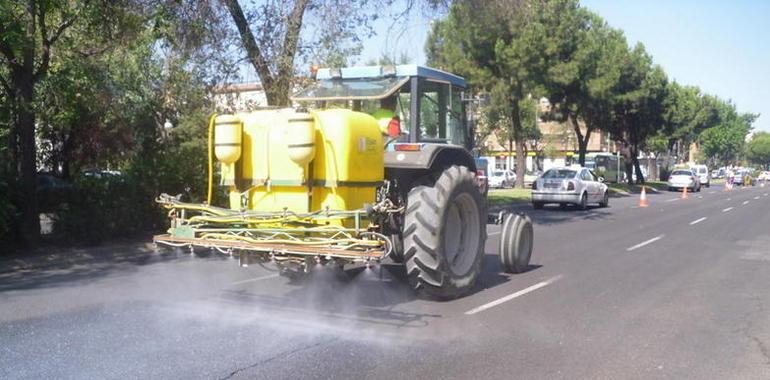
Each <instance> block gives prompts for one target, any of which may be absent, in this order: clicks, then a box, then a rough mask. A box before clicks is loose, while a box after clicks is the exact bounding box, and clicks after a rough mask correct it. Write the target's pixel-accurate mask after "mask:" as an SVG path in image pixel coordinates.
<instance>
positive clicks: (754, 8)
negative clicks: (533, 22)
mask: <svg viewBox="0 0 770 380" xmlns="http://www.w3.org/2000/svg"><path fill="white" fill-rule="evenodd" d="M581 5H582V6H584V7H586V8H588V9H591V10H592V11H594V12H596V13H598V14H599V15H601V16H602V17H603V18H604V19H605V20H606V21H607V22H608V23H609V24H610V26H612V27H615V28H618V29H622V30H623V31H624V32H625V34H626V37H627V39H628V41H629V43H630V44H632V45H633V44H636V43H637V42H641V43H643V44H644V45H645V47H646V48H647V51H648V52H649V53H650V54H651V55H652V57H653V60H654V62H655V63H657V64H659V65H661V66H662V67H663V68H664V69H665V71H666V73H668V75H669V78H670V79H672V80H676V81H677V82H678V83H680V84H683V85H695V86H698V87H700V88H701V90H702V91H704V92H706V93H710V94H713V95H716V96H719V97H720V98H723V99H730V100H732V101H733V103H735V104H736V105H737V107H738V110H739V111H740V112H752V113H759V114H760V117H759V119H758V120H757V121H756V122H755V123H754V128H755V130H764V131H769V132H770V1H768V0H731V1H728V0H722V1H717V0H698V1H695V0H668V1H665V0H645V1H638V0H637V1H633V0H583V1H581ZM374 28H375V31H376V32H377V35H376V36H374V37H372V38H370V39H369V40H367V41H365V43H364V50H363V52H362V59H361V62H363V61H365V60H367V59H369V58H377V57H379V56H380V55H381V54H382V53H383V52H386V53H388V54H391V55H394V54H395V55H396V56H398V54H400V52H406V53H407V55H408V56H409V57H410V59H411V60H412V62H413V63H420V64H421V63H424V62H425V53H424V45H425V39H426V37H427V35H428V32H429V30H430V19H429V18H427V17H424V16H422V15H420V16H413V17H412V18H411V19H410V20H408V21H407V22H406V23H405V26H403V25H399V26H396V27H394V26H393V25H392V23H391V22H387V21H385V20H381V21H379V22H377V23H376V24H375V25H374Z"/></svg>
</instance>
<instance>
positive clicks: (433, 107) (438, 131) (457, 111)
mask: <svg viewBox="0 0 770 380" xmlns="http://www.w3.org/2000/svg"><path fill="white" fill-rule="evenodd" d="M463 117H464V116H463V104H462V90H461V89H460V88H458V87H454V86H452V85H450V84H449V83H445V82H437V81H432V80H423V81H422V82H421V83H420V127H419V132H420V136H419V137H420V140H421V141H434V142H443V143H451V144H456V145H465V139H466V136H465V135H466V131H465V128H464V123H463Z"/></svg>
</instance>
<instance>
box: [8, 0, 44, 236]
mask: <svg viewBox="0 0 770 380" xmlns="http://www.w3.org/2000/svg"><path fill="white" fill-rule="evenodd" d="M27 12H28V19H27V28H26V40H27V41H34V40H35V33H36V32H35V27H36V18H35V15H36V14H37V4H36V2H35V0H29V1H28V3H27ZM34 74H35V46H34V44H27V46H25V47H24V48H23V49H22V64H21V66H17V67H15V68H14V70H13V73H12V77H13V82H14V88H15V89H16V96H15V97H16V113H17V121H18V124H17V126H16V129H17V131H18V133H19V145H20V148H21V152H20V153H21V191H22V194H24V200H23V204H22V215H21V238H22V241H23V242H24V244H26V245H28V246H35V245H37V242H38V239H39V237H40V215H39V214H38V213H37V152H36V148H37V147H36V145H35V113H34V109H33V101H34V98H35V83H34V82H35V81H34V79H35V78H34V76H35V75H34Z"/></svg>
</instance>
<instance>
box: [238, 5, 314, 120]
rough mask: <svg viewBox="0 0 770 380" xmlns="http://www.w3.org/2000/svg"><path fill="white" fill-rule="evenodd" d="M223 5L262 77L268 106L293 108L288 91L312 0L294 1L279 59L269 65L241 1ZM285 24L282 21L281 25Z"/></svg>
mask: <svg viewBox="0 0 770 380" xmlns="http://www.w3.org/2000/svg"><path fill="white" fill-rule="evenodd" d="M224 3H225V6H227V9H228V10H229V11H230V15H231V16H232V18H233V22H234V23H235V26H236V28H237V29H238V33H239V34H240V36H241V44H242V45H243V48H244V49H245V50H246V55H247V57H248V59H249V61H250V62H251V64H252V66H254V69H255V70H256V71H257V75H259V80H260V82H261V83H262V88H264V89H265V97H266V98H267V103H268V104H269V105H271V106H281V107H283V106H289V105H291V100H290V99H289V92H290V91H291V84H292V81H293V80H294V57H295V56H296V54H297V46H298V44H299V40H300V32H301V31H302V22H303V18H304V16H305V10H306V9H307V7H308V4H309V0H297V1H295V2H294V6H293V8H292V11H291V13H290V14H289V15H288V16H287V17H286V19H285V22H286V32H285V33H286V34H285V35H284V41H283V46H282V47H281V54H279V56H278V57H277V58H276V60H277V62H268V60H267V59H266V58H265V56H264V55H263V53H262V50H261V48H260V46H259V44H258V43H257V40H256V38H255V37H254V33H252V31H251V27H250V25H249V22H248V19H247V18H246V16H245V14H244V13H243V9H242V8H241V5H240V3H239V2H238V0H224ZM283 21H284V20H283V19H281V22H283ZM271 64H274V66H275V67H276V68H277V71H275V72H274V71H272V70H271Z"/></svg>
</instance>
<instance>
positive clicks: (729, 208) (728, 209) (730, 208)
mask: <svg viewBox="0 0 770 380" xmlns="http://www.w3.org/2000/svg"><path fill="white" fill-rule="evenodd" d="M732 209H733V208H732V207H728V208H726V209H724V210H722V212H728V211H730V210H732Z"/></svg>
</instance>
